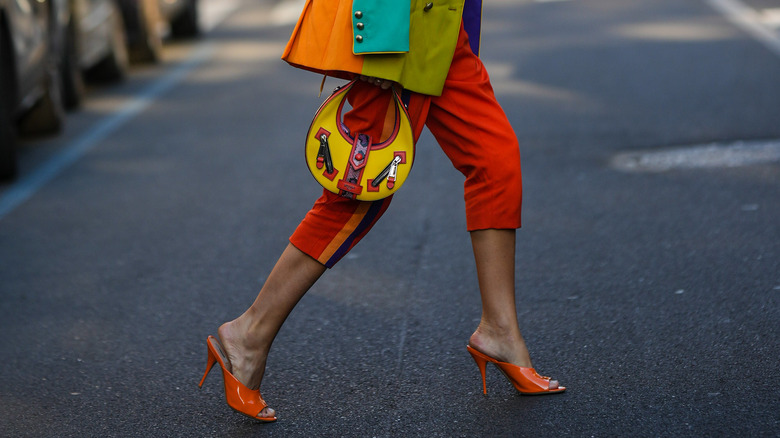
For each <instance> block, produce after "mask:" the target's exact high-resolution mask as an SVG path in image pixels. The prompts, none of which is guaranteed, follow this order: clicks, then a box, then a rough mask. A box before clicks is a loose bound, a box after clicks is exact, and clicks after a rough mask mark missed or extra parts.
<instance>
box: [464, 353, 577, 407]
mask: <svg viewBox="0 0 780 438" xmlns="http://www.w3.org/2000/svg"><path fill="white" fill-rule="evenodd" d="M466 348H467V349H468V350H469V353H471V357H473V358H474V362H476V363H477V366H478V367H479V372H480V373H482V389H483V391H484V393H485V394H487V381H486V379H485V371H486V368H487V363H488V362H490V363H492V364H493V365H495V366H496V368H498V369H499V370H500V371H501V372H503V373H504V376H506V378H507V379H508V380H509V382H510V383H512V385H514V387H515V389H517V392H519V393H520V394H522V395H544V394H558V393H561V392H563V391H566V387H565V386H559V387H558V388H555V389H550V378H549V377H544V376H540V375H539V374H537V373H536V370H535V369H533V368H527V367H520V366H517V365H512V364H511V363H507V362H501V361H499V360H496V359H493V358H492V357H490V356H488V355H487V354H485V353H482V352H480V351H477V350H475V349H474V348H471V346H470V345H466Z"/></svg>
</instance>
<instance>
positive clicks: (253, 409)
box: [198, 336, 276, 423]
mask: <svg viewBox="0 0 780 438" xmlns="http://www.w3.org/2000/svg"><path fill="white" fill-rule="evenodd" d="M206 345H207V346H208V359H207V362H206V372H205V373H204V374H203V378H202V379H201V380H200V384H199V385H198V386H199V387H200V386H203V381H205V380H206V376H207V375H208V374H209V371H211V368H212V367H213V366H214V364H215V363H219V366H220V367H221V368H222V379H223V381H224V383H225V399H226V400H227V404H228V406H230V407H231V408H232V409H233V410H235V411H236V412H238V413H240V414H243V415H246V416H247V417H250V418H252V419H255V420H258V421H264V422H268V423H270V422H272V421H276V415H274V416H273V417H260V416H259V415H260V413H261V412H263V409H265V408H266V407H268V404H267V403H266V402H265V400H263V397H262V396H261V395H260V390H259V389H249V388H247V387H246V386H245V385H244V384H243V383H241V382H240V381H239V380H238V379H236V377H235V376H233V374H231V373H230V371H228V370H227V368H226V367H225V362H227V359H226V357H225V354H224V353H223V352H222V348H221V345H220V343H219V340H218V339H217V338H215V337H214V336H209V337H208V338H207V339H206Z"/></svg>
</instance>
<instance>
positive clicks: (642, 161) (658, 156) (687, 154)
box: [611, 140, 780, 172]
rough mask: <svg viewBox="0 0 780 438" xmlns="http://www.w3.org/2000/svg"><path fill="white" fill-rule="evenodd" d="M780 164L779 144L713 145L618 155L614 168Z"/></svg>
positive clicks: (641, 169) (645, 169)
mask: <svg viewBox="0 0 780 438" xmlns="http://www.w3.org/2000/svg"><path fill="white" fill-rule="evenodd" d="M777 161H780V140H774V141H750V142H747V141H739V142H734V143H728V144H719V143H712V144H706V145H699V146H690V147H680V148H672V149H665V150H657V151H646V152H641V151H640V152H627V153H623V154H618V155H616V156H615V157H614V158H613V159H612V162H611V165H612V167H614V168H615V169H618V170H622V171H625V172H665V171H668V170H672V169H695V168H713V167H738V166H747V165H755V164H763V163H772V162H777Z"/></svg>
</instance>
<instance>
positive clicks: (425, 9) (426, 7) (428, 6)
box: [423, 2, 433, 12]
mask: <svg viewBox="0 0 780 438" xmlns="http://www.w3.org/2000/svg"><path fill="white" fill-rule="evenodd" d="M431 8H433V2H431V3H426V4H425V7H424V8H423V11H425V12H428V11H430V10H431Z"/></svg>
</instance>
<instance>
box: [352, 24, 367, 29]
mask: <svg viewBox="0 0 780 438" xmlns="http://www.w3.org/2000/svg"><path fill="white" fill-rule="evenodd" d="M355 27H357V28H358V30H363V28H364V27H366V26H365V25H364V24H363V23H358V24H356V25H355Z"/></svg>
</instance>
